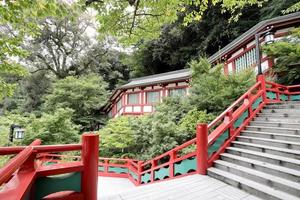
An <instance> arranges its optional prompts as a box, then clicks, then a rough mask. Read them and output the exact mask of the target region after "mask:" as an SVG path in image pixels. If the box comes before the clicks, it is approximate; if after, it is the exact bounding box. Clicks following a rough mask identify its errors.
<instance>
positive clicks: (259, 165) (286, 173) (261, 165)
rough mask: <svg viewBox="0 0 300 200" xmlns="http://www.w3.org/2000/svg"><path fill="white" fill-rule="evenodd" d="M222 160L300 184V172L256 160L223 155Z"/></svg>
mask: <svg viewBox="0 0 300 200" xmlns="http://www.w3.org/2000/svg"><path fill="white" fill-rule="evenodd" d="M221 159H222V160H224V161H227V162H230V163H234V164H237V165H242V166H244V167H248V168H251V169H255V170H258V171H261V172H265V173H270V174H273V175H275V176H279V177H281V178H286V179H288V180H291V181H295V182H298V183H299V182H300V171H297V170H294V169H289V168H286V167H281V166H278V165H274V164H270V163H266V162H262V161H258V160H255V159H249V158H244V157H241V156H237V155H233V154H229V153H223V154H221Z"/></svg>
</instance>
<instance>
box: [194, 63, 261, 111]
mask: <svg viewBox="0 0 300 200" xmlns="http://www.w3.org/2000/svg"><path fill="white" fill-rule="evenodd" d="M190 66H191V68H192V88H191V103H192V104H193V105H196V107H197V108H198V110H207V112H208V113H214V114H219V113H220V112H222V111H223V110H224V109H225V108H226V107H228V106H229V105H230V104H231V103H233V102H234V101H235V100H236V99H237V98H238V97H239V96H240V95H242V94H243V93H244V92H246V91H247V90H248V89H249V88H250V87H251V86H252V85H253V84H254V83H255V76H254V73H253V71H252V70H251V69H250V70H245V71H243V72H240V73H237V74H232V75H229V76H226V75H224V74H223V73H222V66H221V65H218V66H215V67H214V68H212V66H211V64H210V63H209V62H208V60H206V59H203V58H200V59H199V60H197V61H196V60H194V61H192V62H191V63H190Z"/></svg>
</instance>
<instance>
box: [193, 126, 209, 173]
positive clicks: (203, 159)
mask: <svg viewBox="0 0 300 200" xmlns="http://www.w3.org/2000/svg"><path fill="white" fill-rule="evenodd" d="M207 143H208V132H207V124H198V125H197V132H196V156H197V173H198V174H202V175H206V172H207V167H208V145H207Z"/></svg>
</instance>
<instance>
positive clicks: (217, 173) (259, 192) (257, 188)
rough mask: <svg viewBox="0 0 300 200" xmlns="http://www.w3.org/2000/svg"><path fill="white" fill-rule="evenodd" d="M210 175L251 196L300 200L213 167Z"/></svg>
mask: <svg viewBox="0 0 300 200" xmlns="http://www.w3.org/2000/svg"><path fill="white" fill-rule="evenodd" d="M208 175H210V176H212V177H214V178H216V179H219V180H221V181H223V182H226V183H228V184H230V185H233V186H235V187H237V188H240V189H243V190H245V191H247V192H249V193H250V194H254V195H256V196H258V197H260V198H263V199H268V200H278V199H281V200H283V199H284V200H299V198H297V197H295V196H293V195H290V194H288V193H286V192H282V191H279V190H276V189H273V188H271V187H269V186H266V185H264V184H261V183H257V182H255V181H252V180H249V179H246V178H243V177H240V176H237V175H234V174H232V173H229V172H226V171H223V170H220V169H217V168H215V167H211V168H209V169H208Z"/></svg>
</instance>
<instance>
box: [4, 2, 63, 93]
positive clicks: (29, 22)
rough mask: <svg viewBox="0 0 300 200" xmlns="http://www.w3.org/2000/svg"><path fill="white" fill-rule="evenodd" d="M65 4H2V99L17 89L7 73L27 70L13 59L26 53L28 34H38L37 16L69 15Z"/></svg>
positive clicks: (20, 73) (18, 72)
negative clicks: (24, 43) (24, 46)
mask: <svg viewBox="0 0 300 200" xmlns="http://www.w3.org/2000/svg"><path fill="white" fill-rule="evenodd" d="M65 6H66V5H65V4H64V3H59V2H57V1H56V0H33V1H27V0H18V1H3V2H2V3H1V4H0V99H2V98H3V97H4V96H7V95H12V92H13V89H14V88H15V85H14V84H11V83H8V82H7V81H6V80H5V78H4V76H6V75H7V74H16V75H19V76H24V75H25V74H26V70H25V69H24V68H23V67H22V66H21V65H20V64H18V63H17V62H16V61H15V60H16V59H13V58H19V57H24V56H26V55H27V54H26V51H24V49H23V48H22V47H21V45H22V44H23V41H24V37H25V35H27V36H34V35H36V34H37V33H38V26H37V25H36V22H35V20H36V18H43V17H46V16H54V15H55V16H57V15H60V16H62V15H64V14H66V12H65V11H66V9H65ZM33 19H34V20H33Z"/></svg>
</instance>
